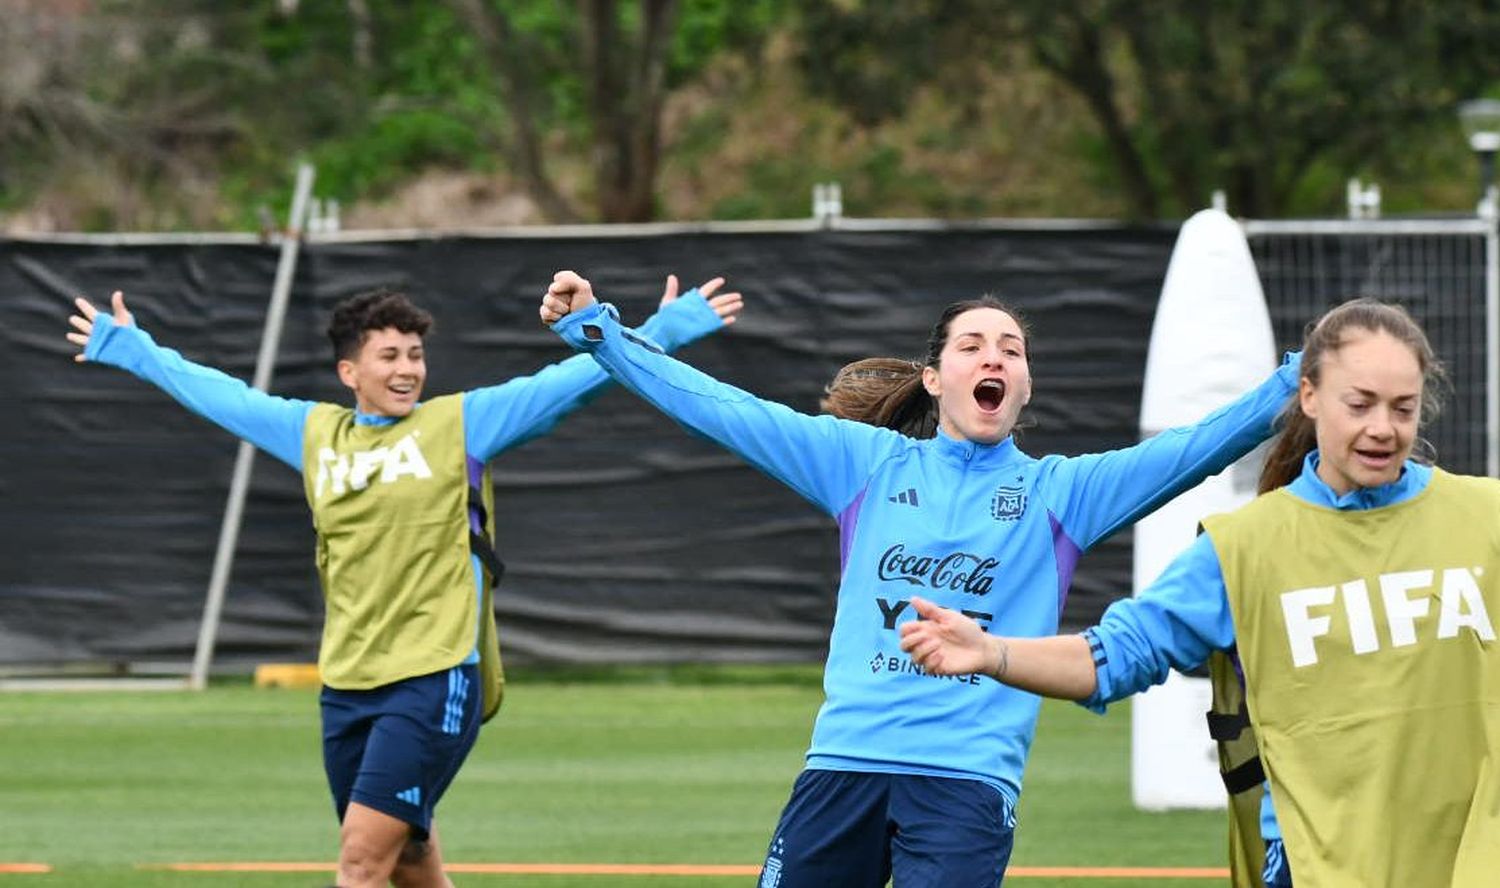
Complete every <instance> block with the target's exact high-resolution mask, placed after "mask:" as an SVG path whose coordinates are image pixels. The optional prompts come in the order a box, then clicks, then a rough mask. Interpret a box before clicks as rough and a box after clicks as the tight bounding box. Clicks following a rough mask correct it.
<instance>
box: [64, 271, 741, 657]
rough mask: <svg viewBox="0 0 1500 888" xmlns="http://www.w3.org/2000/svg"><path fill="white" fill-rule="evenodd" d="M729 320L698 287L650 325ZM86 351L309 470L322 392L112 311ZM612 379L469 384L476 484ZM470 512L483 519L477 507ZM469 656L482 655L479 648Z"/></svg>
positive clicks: (581, 362) (577, 373)
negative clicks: (207, 355) (249, 369)
mask: <svg viewBox="0 0 1500 888" xmlns="http://www.w3.org/2000/svg"><path fill="white" fill-rule="evenodd" d="M722 326H723V321H721V320H720V319H719V316H718V314H717V313H716V312H715V311H714V310H713V308H712V307H711V306H710V305H709V304H708V300H707V299H705V298H704V296H703V294H702V293H701V292H699V291H698V289H697V288H696V287H695V288H693V289H692V290H689V291H688V292H686V293H683V294H682V295H681V296H679V297H678V298H677V299H675V300H674V301H672V302H670V303H668V304H667V305H666V306H664V307H663V308H662V309H661V310H660V311H658V312H657V313H656V314H654V315H652V316H651V317H650V318H649V319H648V320H647V321H646V322H645V323H644V324H642V325H641V330H642V331H643V332H646V333H648V334H650V335H654V336H655V337H657V338H659V340H660V341H661V342H662V343H664V344H665V345H666V346H667V347H669V348H678V347H681V346H684V345H687V344H689V343H691V342H694V341H696V340H698V339H701V338H702V337H704V336H707V335H708V334H710V333H712V332H714V331H715V330H718V329H719V328H720V327H722ZM84 357H85V358H87V359H88V360H90V361H97V362H99V363H101V364H109V365H111V366H115V367H119V368H121V369H124V370H128V371H130V372H131V373H133V374H135V375H136V376H138V377H140V378H141V379H144V380H145V381H147V382H149V383H152V384H153V385H155V386H157V387H158V388H160V389H161V390H162V391H164V392H166V393H167V394H168V395H170V396H172V398H174V399H175V400H176V401H177V402H178V403H179V404H182V405H183V406H184V407H186V408H188V409H189V410H191V411H193V412H194V413H196V414H198V415H199V416H202V417H203V418H204V419H207V420H208V421H210V422H212V423H214V424H215V425H218V426H220V427H221V428H223V429H225V430H226V431H228V432H229V433H230V434H233V435H235V436H236V437H238V438H241V439H243V440H245V441H249V442H250V443H251V444H254V445H255V446H256V447H259V448H260V449H262V450H264V451H265V452H267V453H269V454H271V455H272V456H274V457H276V458H277V459H279V460H281V461H282V462H284V463H286V464H287V465H289V466H291V467H292V468H293V469H296V470H297V471H298V472H301V471H302V435H303V431H304V429H305V427H306V425H307V414H308V412H309V411H311V410H312V408H313V406H314V402H313V401H303V400H298V399H295V398H283V397H279V396H277V395H270V394H267V393H265V392H262V391H260V390H258V389H255V388H252V387H251V386H249V385H247V384H246V383H244V382H242V381H241V380H239V379H236V378H234V377H233V376H230V375H228V374H226V373H223V372H221V371H219V370H215V369H213V368H212V367H205V366H203V365H201V364H195V363H193V362H191V361H189V360H187V359H185V358H183V356H182V355H181V354H179V353H177V352H176V351H173V350H172V349H169V348H164V347H162V346H159V345H157V344H156V343H155V341H153V340H152V338H151V336H150V334H148V333H146V331H144V330H142V329H140V328H139V327H136V326H134V325H130V326H123V327H122V326H120V325H118V324H116V323H114V320H113V318H112V317H111V316H110V315H109V313H107V312H100V313H99V314H97V315H95V317H94V331H93V333H92V334H91V335H90V336H89V342H88V345H87V346H86V347H85V349H84ZM609 382H610V377H609V375H608V374H606V373H605V372H604V371H603V370H602V369H600V367H599V365H598V364H597V363H595V362H594V361H593V360H592V359H591V358H589V357H588V356H586V355H574V356H573V357H571V358H568V359H567V360H565V361H560V362H558V363H556V364H552V365H550V366H548V367H545V368H543V369H542V370H540V371H538V372H537V373H535V374H534V375H531V376H518V377H516V378H514V379H511V380H509V381H507V382H503V383H501V384H499V385H493V386H487V387H484V388H477V389H472V390H470V391H467V392H464V395H463V423H464V450H465V452H466V454H467V456H468V461H469V469H470V479H471V481H473V482H474V483H477V481H478V478H479V477H480V476H481V475H482V470H483V466H484V464H485V463H487V462H489V461H490V460H491V459H493V458H494V457H495V456H497V455H499V454H500V453H501V452H503V451H506V450H509V449H511V448H513V447H518V446H520V445H521V444H524V443H526V442H527V441H530V440H531V439H533V438H536V437H539V436H541V435H544V434H546V433H547V432H549V431H551V429H552V427H553V426H555V425H556V424H557V423H558V421H559V420H561V419H562V418H563V417H564V416H567V415H568V414H569V413H571V412H573V411H574V410H577V409H578V408H580V407H582V406H584V405H585V404H587V403H588V402H589V401H590V400H592V399H593V398H594V397H595V396H596V395H598V394H599V392H600V391H602V390H603V389H604V387H605V386H606V385H607V384H608V383H609ZM419 408H420V405H419ZM354 421H355V422H357V423H361V424H365V425H385V424H389V423H393V422H395V421H396V418H395V417H389V416H375V415H371V414H367V413H361V412H359V411H358V410H356V411H355V415H354ZM476 470H477V471H476ZM470 520H471V521H475V520H477V519H476V517H475V516H471V517H470ZM474 578H475V596H476V598H475V600H476V601H482V600H483V595H482V593H483V586H482V585H481V584H482V583H483V582H484V571H483V570H482V569H481V568H480V565H479V562H478V559H477V557H476V558H475V560H474ZM475 625H476V626H478V625H481V624H480V623H478V622H476V623H475ZM464 662H466V663H477V662H479V653H478V650H477V649H476V650H475V651H473V652H471V653H470V655H469V657H468V659H466V660H465V661H464Z"/></svg>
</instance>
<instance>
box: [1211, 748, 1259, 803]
mask: <svg viewBox="0 0 1500 888" xmlns="http://www.w3.org/2000/svg"><path fill="white" fill-rule="evenodd" d="M1220 776H1222V777H1223V778H1224V788H1225V789H1227V790H1229V794H1230V795H1239V794H1240V793H1242V792H1245V791H1247V790H1251V789H1255V788H1256V787H1258V786H1260V785H1261V784H1262V783H1265V782H1266V769H1265V768H1264V767H1263V766H1262V765H1261V763H1260V756H1255V757H1254V758H1251V759H1247V760H1245V761H1244V762H1242V763H1240V765H1239V766H1238V767H1234V768H1231V769H1229V770H1228V771H1225V772H1224V773H1223V774H1221V775H1220Z"/></svg>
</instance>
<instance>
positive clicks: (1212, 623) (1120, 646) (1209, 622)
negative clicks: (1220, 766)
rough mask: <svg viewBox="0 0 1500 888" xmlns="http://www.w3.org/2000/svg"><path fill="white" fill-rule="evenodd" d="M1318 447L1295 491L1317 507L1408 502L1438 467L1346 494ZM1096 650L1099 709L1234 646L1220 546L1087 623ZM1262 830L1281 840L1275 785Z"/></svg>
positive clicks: (1094, 701)
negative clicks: (1322, 471)
mask: <svg viewBox="0 0 1500 888" xmlns="http://www.w3.org/2000/svg"><path fill="white" fill-rule="evenodd" d="M1317 469H1318V453H1317V451H1313V452H1312V453H1309V454H1308V455H1307V458H1306V459H1305V460H1303V463H1302V472H1301V473H1300V474H1298V475H1297V477H1296V478H1294V479H1293V480H1292V483H1291V484H1289V485H1287V490H1288V491H1289V492H1290V493H1292V494H1293V495H1294V496H1297V497H1299V498H1300V499H1303V500H1305V501H1307V502H1309V503H1312V504H1313V505H1316V506H1323V507H1324V508H1328V509H1337V510H1339V511H1345V512H1353V511H1361V510H1364V509H1378V508H1381V507H1383V506H1393V505H1395V504H1396V503H1400V502H1404V501H1406V500H1408V499H1411V498H1412V497H1414V496H1416V495H1417V494H1419V493H1421V492H1422V491H1423V490H1425V489H1426V487H1427V482H1428V481H1430V480H1431V479H1432V468H1431V467H1430V466H1425V465H1422V464H1421V463H1417V462H1413V461H1411V460H1407V461H1406V464H1405V466H1404V467H1403V469H1402V472H1401V477H1400V478H1398V479H1396V480H1395V481H1393V482H1392V483H1390V484H1386V485H1383V486H1380V487H1361V488H1356V489H1355V490H1351V491H1350V492H1349V493H1346V494H1343V495H1342V496H1341V495H1339V494H1338V493H1337V492H1335V491H1334V489H1333V488H1332V487H1329V486H1328V485H1327V484H1326V483H1324V481H1323V479H1321V478H1319V477H1318V473H1317ZM1083 635H1084V637H1085V638H1087V639H1088V641H1089V647H1090V649H1091V650H1093V652H1094V669H1095V673H1096V675H1097V676H1098V688H1097V689H1096V690H1095V691H1094V694H1093V696H1091V697H1089V698H1088V699H1087V700H1081V701H1079V702H1080V703H1082V704H1083V705H1084V706H1087V707H1088V708H1090V709H1093V710H1094V711H1096V712H1103V711H1104V707H1105V704H1107V703H1112V702H1114V701H1116V700H1120V699H1123V698H1125V697H1128V696H1130V695H1131V694H1136V693H1139V692H1141V691H1144V690H1146V689H1147V688H1150V687H1151V686H1152V685H1158V684H1161V683H1162V682H1164V681H1166V680H1167V673H1168V672H1169V671H1171V670H1173V669H1176V670H1178V671H1180V672H1190V671H1192V670H1194V669H1197V668H1198V667H1200V666H1202V665H1203V663H1204V662H1205V661H1206V660H1207V659H1208V656H1209V654H1211V653H1213V652H1214V651H1222V650H1228V649H1229V648H1231V647H1233V646H1234V638H1235V635H1234V617H1233V614H1231V613H1230V610H1229V592H1228V590H1227V588H1226V587H1225V585H1224V572H1223V569H1222V568H1221V567H1220V565H1219V556H1218V553H1217V552H1216V551H1215V550H1214V546H1213V542H1212V541H1211V540H1210V539H1209V537H1208V534H1199V536H1198V538H1197V539H1196V540H1194V541H1193V543H1192V545H1190V546H1188V548H1187V549H1185V550H1184V551H1183V553H1182V554H1181V555H1179V556H1177V557H1176V558H1175V559H1173V561H1172V563H1171V564H1169V565H1167V567H1166V569H1165V570H1163V571H1162V574H1161V576H1160V577H1158V578H1157V580H1156V582H1154V583H1152V584H1151V585H1150V586H1148V587H1147V588H1145V589H1143V590H1142V591H1141V593H1140V594H1139V595H1137V596H1136V597H1134V598H1122V599H1120V600H1119V601H1116V602H1115V603H1114V604H1111V605H1110V606H1109V608H1108V609H1107V610H1106V611H1105V612H1104V616H1103V617H1101V618H1100V620H1099V625H1097V626H1094V627H1092V628H1090V629H1086V630H1084V633H1083ZM1260 827H1261V836H1262V837H1263V838H1266V839H1280V838H1281V827H1280V825H1279V824H1277V822H1276V814H1275V811H1274V809H1273V808H1272V804H1271V794H1270V793H1269V792H1267V793H1266V794H1265V796H1263V797H1262V800H1261V808H1260Z"/></svg>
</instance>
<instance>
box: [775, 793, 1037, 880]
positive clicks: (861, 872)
mask: <svg viewBox="0 0 1500 888" xmlns="http://www.w3.org/2000/svg"><path fill="white" fill-rule="evenodd" d="M1007 808H1008V806H1007V805H1006V802H1005V797H1004V796H1002V795H1000V793H999V791H998V790H996V789H995V788H994V787H992V786H989V785H988V784H985V783H981V782H979V781H977V780H963V779H959V778H953V777H924V776H919V775H914V774H861V773H854V772H849V771H812V770H809V771H803V772H802V774H801V775H800V776H799V777H798V778H797V782H796V783H795V784H793V786H792V797H791V799H790V800H789V801H788V802H787V804H786V808H785V809H784V810H783V811H782V812H781V822H780V823H778V824H777V825H776V834H775V835H774V836H773V837H772V838H771V847H770V850H769V852H768V853H767V855H766V863H765V867H764V868H763V869H762V870H761V878H760V888H825V886H829V885H838V886H840V888H882V886H884V885H885V883H886V880H887V879H893V882H892V884H893V885H894V886H895V888H929V886H930V888H995V886H996V885H999V884H1000V880H1001V879H1002V877H1004V875H1005V867H1006V864H1008V863H1009V862H1010V850H1011V843H1012V842H1013V841H1014V838H1015V829H1014V827H1013V823H1014V821H1013V820H1012V819H1011V816H1010V812H1009V811H1008V810H1007Z"/></svg>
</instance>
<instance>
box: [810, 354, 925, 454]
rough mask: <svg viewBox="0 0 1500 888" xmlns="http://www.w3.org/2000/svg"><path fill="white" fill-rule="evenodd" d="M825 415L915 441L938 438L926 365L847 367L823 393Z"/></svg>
mask: <svg viewBox="0 0 1500 888" xmlns="http://www.w3.org/2000/svg"><path fill="white" fill-rule="evenodd" d="M819 406H820V407H822V409H823V412H824V413H830V414H832V415H834V416H837V417H839V418H840V419H852V420H855V421H857V422H863V423H866V424H868V425H873V426H881V427H883V428H887V429H894V430H896V431H898V432H900V433H901V434H903V435H907V436H909V437H912V438H931V437H932V436H933V435H935V434H937V402H936V401H934V400H933V398H932V396H931V395H929V394H928V393H927V389H926V388H924V387H923V386H922V365H921V364H918V363H917V362H915V361H903V360H901V359H899V358H865V359H863V360H860V361H855V362H853V363H851V364H845V365H844V367H843V368H842V369H841V370H839V372H838V373H836V374H835V375H834V377H833V381H832V382H830V383H828V386H827V387H826V388H825V389H824V390H823V400H822V401H821V402H820V403H819Z"/></svg>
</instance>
